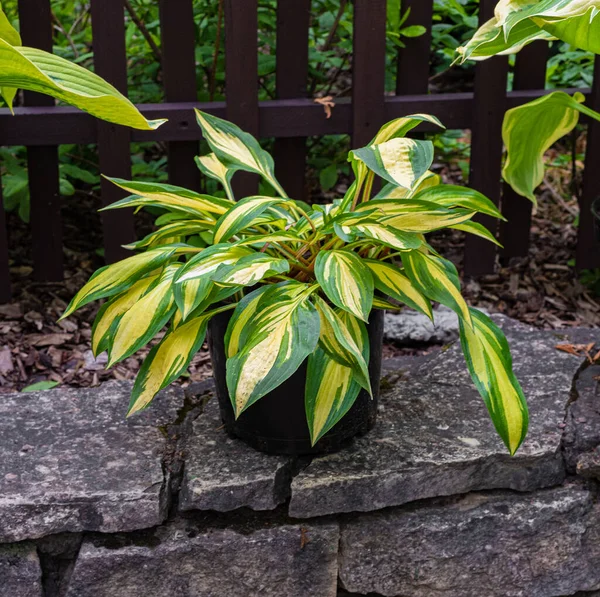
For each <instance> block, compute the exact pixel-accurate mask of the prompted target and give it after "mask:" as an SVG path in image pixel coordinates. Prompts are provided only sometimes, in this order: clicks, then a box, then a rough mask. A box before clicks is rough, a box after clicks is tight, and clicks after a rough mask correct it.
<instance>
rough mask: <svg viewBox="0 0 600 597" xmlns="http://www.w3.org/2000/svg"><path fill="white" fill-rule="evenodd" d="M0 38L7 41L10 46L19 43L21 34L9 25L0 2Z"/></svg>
mask: <svg viewBox="0 0 600 597" xmlns="http://www.w3.org/2000/svg"><path fill="white" fill-rule="evenodd" d="M0 39H3V40H4V41H6V42H8V43H9V44H10V45H11V46H20V45H21V35H20V34H19V32H18V31H17V30H16V29H15V28H14V27H13V26H12V25H11V23H10V21H9V20H8V17H7V16H6V14H5V13H4V11H3V10H2V4H0Z"/></svg>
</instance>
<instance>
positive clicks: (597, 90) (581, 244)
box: [576, 56, 600, 270]
mask: <svg viewBox="0 0 600 597" xmlns="http://www.w3.org/2000/svg"><path fill="white" fill-rule="evenodd" d="M589 107H590V108H592V110H596V111H597V112H598V111H600V57H598V56H596V60H595V63H594V85H593V88H592V99H591V101H590V103H589ZM599 167H600V122H598V121H597V120H592V121H590V124H589V126H588V137H587V152H586V156H585V172H584V178H583V190H582V191H583V192H582V194H581V198H580V201H579V209H580V215H579V236H578V239H577V257H576V263H577V269H579V270H582V269H593V268H597V267H600V243H598V241H597V240H596V237H595V232H594V219H593V218H592V215H591V213H590V210H591V208H592V202H593V201H594V199H595V198H596V197H599V196H600V178H599V177H598V168H599Z"/></svg>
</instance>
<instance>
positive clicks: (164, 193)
mask: <svg viewBox="0 0 600 597" xmlns="http://www.w3.org/2000/svg"><path fill="white" fill-rule="evenodd" d="M108 180H110V181H111V182H112V183H114V184H116V185H117V186H118V187H120V188H121V189H123V190H124V191H127V192H128V193H133V195H132V196H131V197H125V199H121V200H120V201H116V202H115V203H112V204H111V205H109V206H107V207H104V208H103V209H102V210H101V211H103V210H107V209H118V208H122V207H150V206H151V207H164V208H166V209H176V210H178V211H183V212H186V213H189V214H191V215H192V216H194V217H196V218H197V217H199V216H200V217H206V216H207V215H208V216H213V217H214V216H216V217H218V216H221V215H222V214H224V213H225V212H226V211H227V210H228V209H229V208H230V207H232V206H233V203H232V202H231V201H229V200H227V199H220V198H218V197H211V196H210V195H201V194H200V193H195V192H194V191H188V190H187V189H184V188H182V187H176V186H174V185H171V184H160V183H157V182H134V181H129V180H122V179H120V178H109V179H108ZM213 214H214V215H213Z"/></svg>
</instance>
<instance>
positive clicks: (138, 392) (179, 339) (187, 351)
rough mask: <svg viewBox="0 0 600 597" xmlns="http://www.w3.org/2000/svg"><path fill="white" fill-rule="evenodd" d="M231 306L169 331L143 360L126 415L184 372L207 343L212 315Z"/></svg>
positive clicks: (147, 403) (203, 315) (148, 400)
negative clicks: (207, 333) (208, 326)
mask: <svg viewBox="0 0 600 597" xmlns="http://www.w3.org/2000/svg"><path fill="white" fill-rule="evenodd" d="M230 308H231V306H230V305H227V306H225V307H221V308H219V309H215V310H214V311H211V312H210V313H204V314H202V315H201V316H199V317H196V318H194V319H191V320H190V321H188V322H187V323H184V324H181V325H179V326H178V327H177V328H176V329H172V330H171V331H170V332H168V333H167V335H166V336H165V337H164V338H163V339H162V340H161V342H160V343H159V344H157V345H156V346H155V347H154V348H153V349H152V350H151V351H150V354H148V356H147V357H146V359H145V360H144V363H143V365H142V367H141V369H140V371H139V373H138V376H137V378H136V380H135V384H134V386H133V392H132V394H131V402H130V404H129V411H128V413H127V416H131V415H133V414H134V413H136V412H139V411H141V410H143V409H145V408H146V407H147V406H148V405H149V404H150V402H151V401H152V399H153V398H154V396H156V394H157V392H159V391H160V390H162V389H163V388H165V387H167V386H168V385H169V384H170V383H172V382H174V381H175V380H176V379H177V378H178V377H179V376H180V375H181V374H182V373H184V372H185V370H186V369H187V368H188V367H189V364H190V362H191V360H192V359H193V358H194V356H195V355H196V353H197V352H198V351H199V350H200V348H201V346H202V344H203V343H204V338H205V336H206V327H207V324H208V322H209V320H210V319H211V317H213V316H214V315H216V314H217V313H221V312H223V311H225V310H227V309H230Z"/></svg>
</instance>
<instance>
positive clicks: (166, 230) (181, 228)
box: [125, 220, 215, 249]
mask: <svg viewBox="0 0 600 597" xmlns="http://www.w3.org/2000/svg"><path fill="white" fill-rule="evenodd" d="M214 225H215V223H214V221H213V222H211V221H209V220H179V221H175V222H172V223H171V224H165V225H164V226H161V227H160V228H159V229H158V230H156V231H155V232H151V233H150V234H148V236H146V237H145V238H143V239H142V240H139V241H137V242H135V243H131V244H129V245H125V248H126V249H145V248H147V247H152V246H156V245H160V244H163V243H165V242H168V241H169V239H174V238H185V237H188V236H193V235H196V234H198V233H200V232H202V231H203V230H210V229H212V228H213V227H214Z"/></svg>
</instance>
